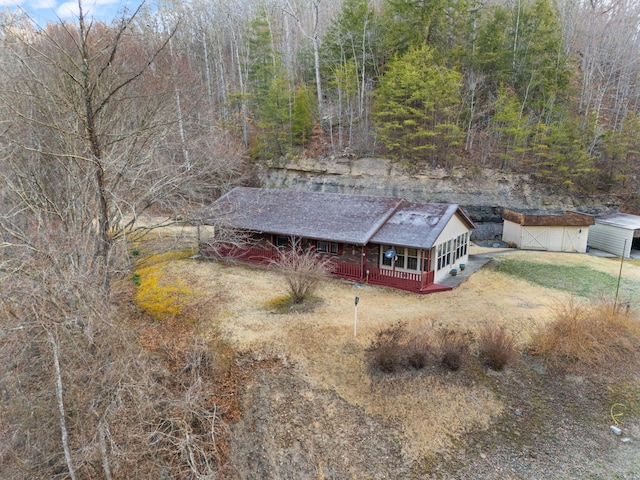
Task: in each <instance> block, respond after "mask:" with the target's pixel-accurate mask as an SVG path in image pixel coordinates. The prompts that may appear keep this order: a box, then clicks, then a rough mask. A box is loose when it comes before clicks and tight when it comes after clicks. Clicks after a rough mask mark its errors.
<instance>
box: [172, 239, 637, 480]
mask: <svg viewBox="0 0 640 480" xmlns="http://www.w3.org/2000/svg"><path fill="white" fill-rule="evenodd" d="M486 251H490V249H481V248H480V247H477V246H473V247H472V250H471V252H470V253H471V254H475V253H482V252H486ZM492 253H493V254H495V257H494V261H492V262H491V263H490V264H488V265H487V266H486V267H485V268H483V269H481V270H479V271H478V272H476V273H474V274H473V275H470V276H469V277H468V278H467V279H466V280H465V281H464V282H463V283H462V284H461V285H459V286H458V287H457V288H455V289H454V290H453V291H450V292H443V293H437V294H432V295H415V294H410V293H406V292H401V291H396V290H391V289H385V288H380V287H372V286H368V285H358V284H354V283H348V282H344V281H340V280H329V281H326V282H324V283H323V284H322V286H321V289H320V291H319V292H318V296H319V297H320V302H319V304H318V305H317V306H316V307H315V308H314V309H313V310H312V311H307V312H292V313H288V314H277V313H274V312H273V311H272V309H270V308H269V302H270V301H272V300H273V299H274V298H277V297H278V296H281V295H284V294H285V293H286V291H285V288H284V285H283V283H282V281H281V279H280V278H278V276H277V275H276V273H274V272H272V271H269V270H266V269H263V268H257V267H252V266H233V265H225V264H218V263H209V262H202V261H196V260H181V261H176V262H173V263H172V264H171V267H170V269H171V273H173V274H175V275H177V276H179V277H180V278H182V279H183V280H184V281H187V283H189V284H190V285H192V286H193V287H194V288H195V289H196V290H197V291H198V292H199V293H200V294H201V295H205V296H207V295H208V296H211V297H212V298H213V299H215V301H217V302H218V307H217V311H218V313H217V314H216V318H213V319H211V328H212V329H214V330H215V332H216V334H217V335H220V336H221V337H222V338H223V339H224V340H225V341H226V342H227V343H228V344H229V345H230V346H231V347H232V348H233V349H234V350H235V351H236V352H237V353H238V357H237V364H238V372H239V373H238V382H239V384H238V389H237V394H238V401H239V406H240V409H241V411H242V415H241V417H240V418H239V420H237V421H234V422H230V423H229V424H228V428H229V429H230V430H229V434H230V443H229V451H228V465H227V469H226V477H227V478H247V479H249V478H251V479H253V478H292V479H293V478H296V479H298V478H318V479H320V478H340V479H342V478H358V479H362V478H381V479H382V478H486V479H493V478H495V479H498V478H499V479H508V478H513V479H517V478H536V479H539V478H540V479H543V478H545V479H546V478H549V479H551V478H603V479H604V478H639V477H640V466H639V465H638V462H637V458H640V421H639V418H640V404H639V403H640V400H638V395H639V394H640V384H639V383H638V380H637V378H636V379H635V380H630V379H629V378H627V379H626V380H625V381H624V383H611V382H609V381H607V379H606V378H605V379H602V378H601V377H597V378H595V377H594V378H592V377H590V376H585V375H583V374H572V373H563V374H562V375H560V374H556V373H553V372H552V371H550V370H548V369H547V368H546V366H545V365H544V364H543V363H542V362H541V361H540V359H539V358H537V357H536V356H532V355H528V354H527V352H526V345H527V343H528V341H529V338H530V334H531V332H532V331H533V330H534V329H535V328H536V326H537V325H539V324H541V323H544V322H548V321H550V320H551V319H552V316H553V311H554V308H556V307H557V306H559V305H563V304H566V303H567V302H570V301H572V299H573V300H574V301H580V300H579V296H583V297H586V298H590V299H598V298H600V297H608V298H613V296H614V295H615V293H616V289H618V286H617V279H618V274H619V272H620V262H619V260H611V259H605V258H598V257H593V256H588V255H580V254H559V253H544V252H525V251H507V250H505V251H499V250H494V251H492ZM550 265H555V266H558V265H562V266H564V269H565V270H566V271H567V272H570V274H568V278H573V277H571V275H577V277H576V278H581V279H582V280H583V282H582V283H581V284H580V287H579V289H578V290H577V291H575V292H572V291H571V290H572V288H571V285H570V283H571V282H568V283H567V282H565V283H564V284H562V285H558V283H557V282H555V281H551V280H549V279H550V278H551V277H553V275H551V273H550V272H556V273H557V272H558V269H551V270H545V268H546V267H547V266H550ZM522 268H525V271H528V272H530V273H529V274H527V273H522V272H520V273H518V271H519V270H518V269H522ZM536 272H537V273H536ZM513 273H516V274H518V275H521V276H527V275H529V276H530V277H531V279H530V280H531V281H526V280H523V279H521V278H518V277H517V276H515V275H514V274H513ZM541 276H542V278H540V277H541ZM560 277H562V275H560ZM588 278H593V279H594V280H593V281H591V283H589V282H590V281H589V280H585V279H588ZM611 278H613V279H614V283H613V284H612V285H610V284H609V283H606V282H605V287H606V288H608V290H609V291H605V290H603V279H607V282H608V281H609V279H611ZM621 279H622V281H621V283H620V287H619V289H618V291H619V298H620V301H622V300H624V301H625V302H626V301H627V299H628V301H629V302H631V314H633V315H636V314H637V307H638V297H637V291H638V287H639V286H640V266H638V265H637V264H634V263H633V262H631V261H627V262H625V263H624V265H623V270H622V277H621ZM572 281H573V280H572ZM585 283H586V286H585ZM590 289H592V290H590ZM219 292H224V295H221V294H220V293H219ZM590 292H593V293H590ZM356 297H358V298H359V303H358V306H357V314H356V309H355V306H354V300H355V298H356ZM586 298H585V299H583V300H584V301H586ZM356 318H357V329H355V333H356V335H355V336H354V323H355V320H356ZM397 321H402V322H406V325H407V328H408V329H409V330H410V331H412V332H418V331H421V330H424V329H427V330H428V329H431V330H433V329H437V328H447V329H455V330H462V331H470V332H477V330H478V328H479V327H480V326H481V325H482V324H485V323H494V324H499V325H504V326H505V327H506V328H508V329H509V330H510V331H512V332H515V333H517V334H518V339H519V342H520V344H521V347H522V350H523V355H522V357H521V358H520V360H519V361H518V363H517V364H515V365H513V366H512V367H509V368H507V369H506V370H505V371H502V372H493V371H491V370H487V369H486V368H484V367H482V365H480V364H479V363H477V362H473V361H469V362H467V363H466V364H464V365H463V367H462V368H461V369H460V370H459V371H457V372H449V371H446V370H444V369H442V368H441V367H437V366H432V367H429V368H426V369H424V370H420V371H407V372H402V373H399V374H395V375H380V374H377V375H372V374H371V373H370V372H369V370H368V369H367V364H366V362H365V350H366V348H367V347H368V346H369V345H370V344H371V341H372V339H373V338H374V336H375V334H376V332H378V331H379V330H380V329H383V328H386V327H388V326H390V325H392V324H393V323H394V322H397ZM212 331H213V330H212ZM623 367H624V366H619V365H611V369H612V370H616V371H617V370H619V369H620V368H623ZM613 377H614V376H613V375H612V376H611V378H613ZM614 404H621V405H623V406H622V407H616V408H620V409H623V410H624V414H625V415H624V416H616V418H615V420H614V418H612V414H613V413H612V410H611V409H612V405H614ZM614 421H619V422H620V425H621V428H622V430H623V435H622V436H620V437H619V436H615V435H613V434H612V433H611V431H610V430H609V426H610V425H612V424H613V423H614ZM622 438H625V439H628V442H627V440H625V442H622V440H621V439H622Z"/></svg>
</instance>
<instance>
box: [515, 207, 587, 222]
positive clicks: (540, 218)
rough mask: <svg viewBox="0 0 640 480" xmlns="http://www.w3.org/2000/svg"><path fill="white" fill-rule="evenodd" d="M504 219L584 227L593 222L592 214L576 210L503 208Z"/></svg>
mask: <svg viewBox="0 0 640 480" xmlns="http://www.w3.org/2000/svg"><path fill="white" fill-rule="evenodd" d="M502 218H503V219H504V220H509V221H510V222H513V223H517V224H519V225H522V226H545V227H559V226H562V227H567V226H571V227H586V226H589V225H593V224H594V223H595V220H594V217H593V215H588V214H586V213H578V212H558V213H554V212H542V211H539V210H531V211H520V212H518V211H515V210H508V209H506V208H505V209H504V211H503V213H502Z"/></svg>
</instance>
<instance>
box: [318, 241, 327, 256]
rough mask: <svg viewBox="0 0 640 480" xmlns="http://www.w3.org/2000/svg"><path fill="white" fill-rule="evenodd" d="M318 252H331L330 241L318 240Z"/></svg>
mask: <svg viewBox="0 0 640 480" xmlns="http://www.w3.org/2000/svg"><path fill="white" fill-rule="evenodd" d="M316 252H318V253H329V242H326V241H324V240H318V242H317V244H316Z"/></svg>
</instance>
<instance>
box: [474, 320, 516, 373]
mask: <svg viewBox="0 0 640 480" xmlns="http://www.w3.org/2000/svg"><path fill="white" fill-rule="evenodd" d="M478 355H479V357H480V360H481V361H482V363H484V364H485V365H486V366H487V367H489V368H491V369H492V370H498V371H499V370H502V369H503V368H504V367H505V366H507V365H509V364H510V363H514V362H515V361H516V360H517V359H518V349H517V344H516V336H515V335H514V334H513V333H512V332H510V331H509V330H507V329H506V328H505V327H504V326H497V325H492V324H486V325H484V326H483V327H482V328H481V329H480V333H479V334H478Z"/></svg>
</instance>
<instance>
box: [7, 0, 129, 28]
mask: <svg viewBox="0 0 640 480" xmlns="http://www.w3.org/2000/svg"><path fill="white" fill-rule="evenodd" d="M134 5H135V6H137V5H138V1H134V0H85V1H83V2H82V9H83V11H84V14H85V16H87V17H93V18H95V19H96V20H101V21H104V22H106V23H109V22H111V20H113V19H114V18H115V17H116V16H118V13H119V12H121V11H122V9H123V8H124V7H128V8H129V9H131V7H132V6H134ZM5 8H9V9H11V10H13V9H17V8H22V9H23V10H24V11H25V12H27V13H28V14H29V16H30V17H31V18H32V19H33V20H35V21H36V23H38V25H40V26H44V24H46V23H48V22H57V21H58V19H62V20H73V19H74V18H77V17H78V2H77V0H76V1H60V0H0V10H3V9H5Z"/></svg>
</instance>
